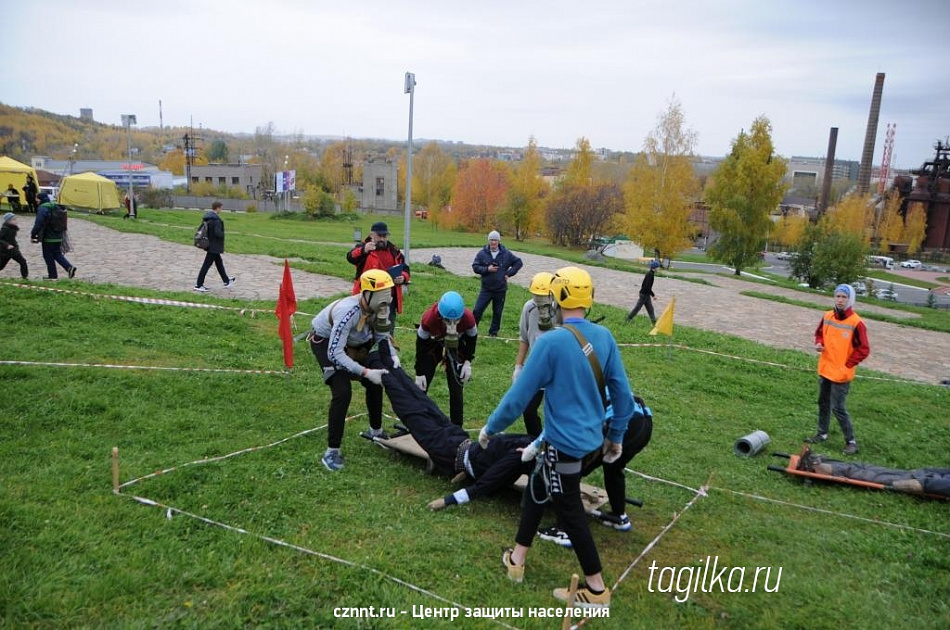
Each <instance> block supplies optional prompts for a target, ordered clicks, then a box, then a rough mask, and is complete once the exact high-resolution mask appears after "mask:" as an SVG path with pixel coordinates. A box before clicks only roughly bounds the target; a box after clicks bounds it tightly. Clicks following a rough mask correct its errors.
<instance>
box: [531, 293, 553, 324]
mask: <svg viewBox="0 0 950 630" xmlns="http://www.w3.org/2000/svg"><path fill="white" fill-rule="evenodd" d="M531 299H532V300H533V301H534V305H535V307H536V308H537V309H538V330H551V329H552V328H554V318H555V311H557V312H560V311H559V310H558V309H556V308H555V307H554V299H553V298H552V297H551V295H550V294H548V295H532V296H531Z"/></svg>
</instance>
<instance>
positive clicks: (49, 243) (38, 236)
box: [30, 192, 77, 280]
mask: <svg viewBox="0 0 950 630" xmlns="http://www.w3.org/2000/svg"><path fill="white" fill-rule="evenodd" d="M37 199H38V200H39V202H40V206H39V208H37V209H36V220H35V221H34V222H33V229H32V230H31V231H30V241H32V242H33V243H42V244H43V260H44V261H46V271H47V273H48V276H47V278H46V279H48V280H57V279H58V278H59V274H58V273H57V271H56V263H59V265H60V266H61V267H62V268H63V269H64V270H65V271H66V273H68V274H69V277H70V278H74V277H75V276H76V270H77V267H76V265H74V264H72V263H71V262H69V261H68V260H67V259H66V256H64V255H63V239H64V238H66V227H67V225H66V208H65V207H63V206H61V205H59V204H58V203H53V202H52V201H50V199H49V195H48V194H47V193H45V192H41V193H40V194H39V195H38V196H37Z"/></svg>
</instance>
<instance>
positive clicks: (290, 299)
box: [274, 259, 297, 368]
mask: <svg viewBox="0 0 950 630" xmlns="http://www.w3.org/2000/svg"><path fill="white" fill-rule="evenodd" d="M296 312H297V296H296V295H295V294H294V281H293V280H292V279H291V277H290V264H289V263H288V262H287V259H284V281H283V282H281V283H280V294H279V295H278V296H277V309H276V310H275V311H274V313H275V314H276V315H277V321H278V322H279V323H278V325H277V334H278V335H280V338H281V339H282V340H283V342H284V365H286V366H287V367H288V368H292V367H294V334H293V332H291V329H290V317H291V315H293V314H294V313H296Z"/></svg>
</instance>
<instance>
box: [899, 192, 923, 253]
mask: <svg viewBox="0 0 950 630" xmlns="http://www.w3.org/2000/svg"><path fill="white" fill-rule="evenodd" d="M926 237H927V212H926V210H925V209H924V204H922V203H921V202H919V201H915V202H913V203H911V204H910V206H909V207H908V208H907V218H906V220H905V221H904V242H905V243H907V253H909V254H916V253H917V252H918V251H920V245H921V243H923V242H924V239H925V238H926Z"/></svg>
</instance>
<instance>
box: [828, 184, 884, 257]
mask: <svg viewBox="0 0 950 630" xmlns="http://www.w3.org/2000/svg"><path fill="white" fill-rule="evenodd" d="M828 218H829V220H830V222H831V225H832V226H833V229H834V231H836V232H844V233H846V234H851V235H853V236H857V237H859V238H860V239H861V241H862V242H863V243H864V245H865V246H867V245H868V243H870V242H871V233H872V231H873V226H874V205H873V203H872V201H871V196H870V195H848V196H847V197H845V198H844V199H842V200H841V201H840V202H838V204H837V205H835V206H834V207H832V208H829V210H828Z"/></svg>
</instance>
